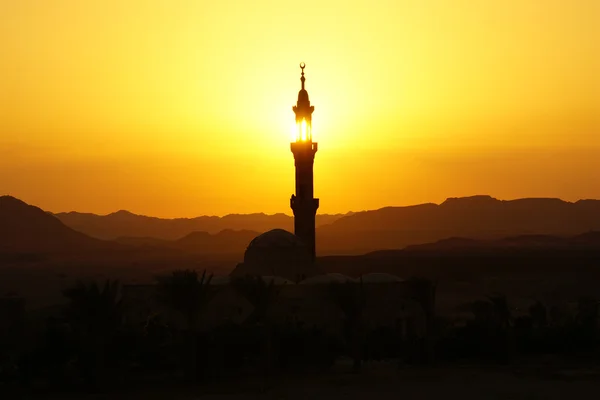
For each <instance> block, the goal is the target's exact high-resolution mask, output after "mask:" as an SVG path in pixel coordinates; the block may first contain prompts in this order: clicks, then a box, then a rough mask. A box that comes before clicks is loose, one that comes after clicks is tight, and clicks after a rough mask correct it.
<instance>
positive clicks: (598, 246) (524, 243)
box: [404, 231, 600, 253]
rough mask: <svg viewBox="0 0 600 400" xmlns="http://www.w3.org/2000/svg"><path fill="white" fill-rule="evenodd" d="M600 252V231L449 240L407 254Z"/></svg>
mask: <svg viewBox="0 0 600 400" xmlns="http://www.w3.org/2000/svg"><path fill="white" fill-rule="evenodd" d="M511 249H516V250H543V249H552V250H600V231H592V232H587V233H584V234H581V235H576V236H571V237H561V236H551V235H520V236H511V237H507V238H502V239H497V240H475V239H466V238H449V239H443V240H439V241H437V242H434V243H426V244H417V245H412V246H408V247H406V248H405V249H404V251H406V252H415V251H416V252H436V253H440V252H463V253H466V252H481V251H489V250H511Z"/></svg>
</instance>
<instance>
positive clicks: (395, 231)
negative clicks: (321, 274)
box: [23, 196, 600, 257]
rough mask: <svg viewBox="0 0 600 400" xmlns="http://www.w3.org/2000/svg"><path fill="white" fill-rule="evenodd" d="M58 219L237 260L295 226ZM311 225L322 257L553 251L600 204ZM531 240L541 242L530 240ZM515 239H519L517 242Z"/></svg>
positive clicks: (136, 242)
mask: <svg viewBox="0 0 600 400" xmlns="http://www.w3.org/2000/svg"><path fill="white" fill-rule="evenodd" d="M23 204H24V203H23ZM38 210H39V209H38ZM40 211H41V210H40ZM50 216H51V215H50ZM56 217H57V218H58V219H60V220H61V221H62V222H63V223H64V224H65V225H67V226H69V227H70V228H72V229H73V230H76V231H80V232H82V233H85V234H87V235H89V236H93V237H95V238H103V239H114V240H116V241H117V242H118V243H120V244H124V245H129V246H132V247H135V248H141V247H143V248H145V249H149V248H154V249H170V250H171V251H185V252H187V253H193V254H234V255H236V257H239V256H241V255H242V254H243V249H245V247H246V246H247V244H248V243H249V242H250V240H251V239H252V238H253V237H254V236H256V235H257V234H259V233H262V232H264V231H267V230H270V229H274V228H283V229H286V230H289V231H293V226H292V224H293V219H292V217H291V216H288V215H285V214H275V215H266V214H247V215H236V214H231V215H227V216H225V217H207V216H206V217H197V218H190V219H186V218H179V219H161V218H154V217H146V216H140V215H135V214H132V213H129V212H127V211H119V212H116V213H113V214H109V215H105V216H99V215H94V214H81V213H74V212H72V213H61V214H56ZM317 224H318V227H317V253H318V255H320V256H326V255H336V254H347V255H358V254H365V253H369V252H373V251H377V250H388V249H389V250H393V249H402V248H405V247H407V246H413V245H421V244H427V246H433V245H432V243H435V242H438V241H441V240H442V241H443V242H441V243H438V244H436V245H435V246H438V247H439V246H446V247H448V248H453V247H457V246H458V247H461V246H462V247H463V248H464V247H465V243H463V242H465V241H466V244H469V245H470V246H472V247H474V246H479V245H481V244H480V243H476V242H473V240H475V241H479V240H487V241H489V240H499V239H503V238H512V239H506V240H525V238H526V240H528V241H530V244H532V245H533V244H535V246H537V247H540V246H549V245H552V243H553V242H552V241H553V240H555V239H552V238H548V237H546V236H555V237H558V238H560V237H564V236H574V235H578V234H583V233H585V232H591V231H600V201H599V200H580V201H577V202H574V203H571V202H565V201H562V200H560V199H543V198H542V199H534V198H532V199H517V200H508V201H506V200H498V199H495V198H492V197H490V196H473V197H464V198H449V199H447V200H446V201H444V202H443V203H442V204H439V205H438V204H432V203H428V204H421V205H414V206H407V207H385V208H382V209H379V210H372V211H362V212H357V213H349V214H346V215H317ZM536 235H541V236H540V237H537V238H536ZM518 237H521V239H515V238H518ZM461 238H468V239H461ZM581 240H583V239H581ZM506 245H507V246H508V245H509V243H508V242H507V243H506ZM556 245H557V246H560V245H562V244H561V243H558V242H557V243H556ZM205 252H208V253H205Z"/></svg>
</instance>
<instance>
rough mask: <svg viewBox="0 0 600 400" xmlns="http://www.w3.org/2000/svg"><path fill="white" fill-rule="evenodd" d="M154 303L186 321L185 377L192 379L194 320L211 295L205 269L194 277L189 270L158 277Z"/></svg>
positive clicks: (194, 367)
mask: <svg viewBox="0 0 600 400" xmlns="http://www.w3.org/2000/svg"><path fill="white" fill-rule="evenodd" d="M156 279H157V281H158V300H159V301H160V302H161V303H163V304H164V305H165V306H167V307H168V308H170V309H172V310H174V311H176V312H178V313H180V314H181V315H182V316H183V317H184V319H185V321H186V336H187V340H188V342H189V343H188V344H189V349H188V350H189V357H190V358H189V369H188V374H189V377H196V374H197V358H198V354H197V352H198V338H197V329H198V319H199V316H200V314H201V312H202V311H203V310H204V309H205V307H206V305H207V304H208V303H209V302H210V300H211V299H212V296H213V294H214V290H213V288H212V287H211V286H210V282H211V280H212V274H211V275H209V276H208V277H207V276H206V270H205V271H203V272H202V276H201V277H200V278H198V273H197V272H196V271H191V270H178V271H173V272H172V273H171V275H167V276H159V277H157V278H156Z"/></svg>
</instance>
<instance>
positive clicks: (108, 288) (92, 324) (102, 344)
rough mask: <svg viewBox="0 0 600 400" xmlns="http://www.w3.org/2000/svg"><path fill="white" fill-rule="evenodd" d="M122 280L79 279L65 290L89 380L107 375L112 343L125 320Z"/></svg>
mask: <svg viewBox="0 0 600 400" xmlns="http://www.w3.org/2000/svg"><path fill="white" fill-rule="evenodd" d="M119 288H120V285H119V282H118V281H110V280H107V281H106V282H105V283H104V285H103V287H102V288H100V286H99V285H98V284H97V283H96V282H92V283H90V284H88V285H86V284H84V283H79V284H77V285H76V286H73V287H70V288H68V289H65V290H64V291H63V294H64V296H65V297H67V298H68V299H69V304H68V305H67V309H66V316H67V318H68V321H69V322H70V324H71V326H72V328H73V331H74V333H75V336H76V338H77V342H78V350H79V357H80V361H81V362H82V367H83V371H84V373H85V375H86V378H87V379H88V382H89V383H95V384H98V383H100V381H102V380H103V379H104V373H105V372H106V363H107V361H108V360H107V357H109V356H110V355H111V352H110V350H111V349H110V346H111V345H112V344H113V340H114V338H115V335H116V333H117V330H118V328H119V327H120V325H121V323H122V318H123V302H122V299H121V297H120V293H119Z"/></svg>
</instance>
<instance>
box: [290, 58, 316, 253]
mask: <svg viewBox="0 0 600 400" xmlns="http://www.w3.org/2000/svg"><path fill="white" fill-rule="evenodd" d="M305 67H306V64H304V63H300V69H301V70H302V74H301V76H300V82H301V83H302V88H301V89H300V91H299V92H298V101H297V103H296V105H295V106H293V107H292V109H293V110H294V114H296V133H295V141H293V142H292V143H291V150H292V153H293V154H294V164H295V167H296V193H295V194H293V195H292V197H291V199H290V207H291V208H292V210H293V212H294V233H295V235H296V236H298V237H299V238H300V239H301V240H302V241H303V242H304V243H305V244H306V246H307V247H308V249H309V251H310V254H311V260H312V262H314V260H315V258H316V246H315V216H316V214H317V209H318V208H319V199H316V198H314V181H313V165H314V161H315V154H316V152H317V149H318V147H319V146H318V143H316V142H313V141H312V113H313V111H314V110H315V107H314V106H311V105H310V100H309V99H308V92H307V91H306V89H305V87H304V82H305V81H306V78H304V68H305Z"/></svg>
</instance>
